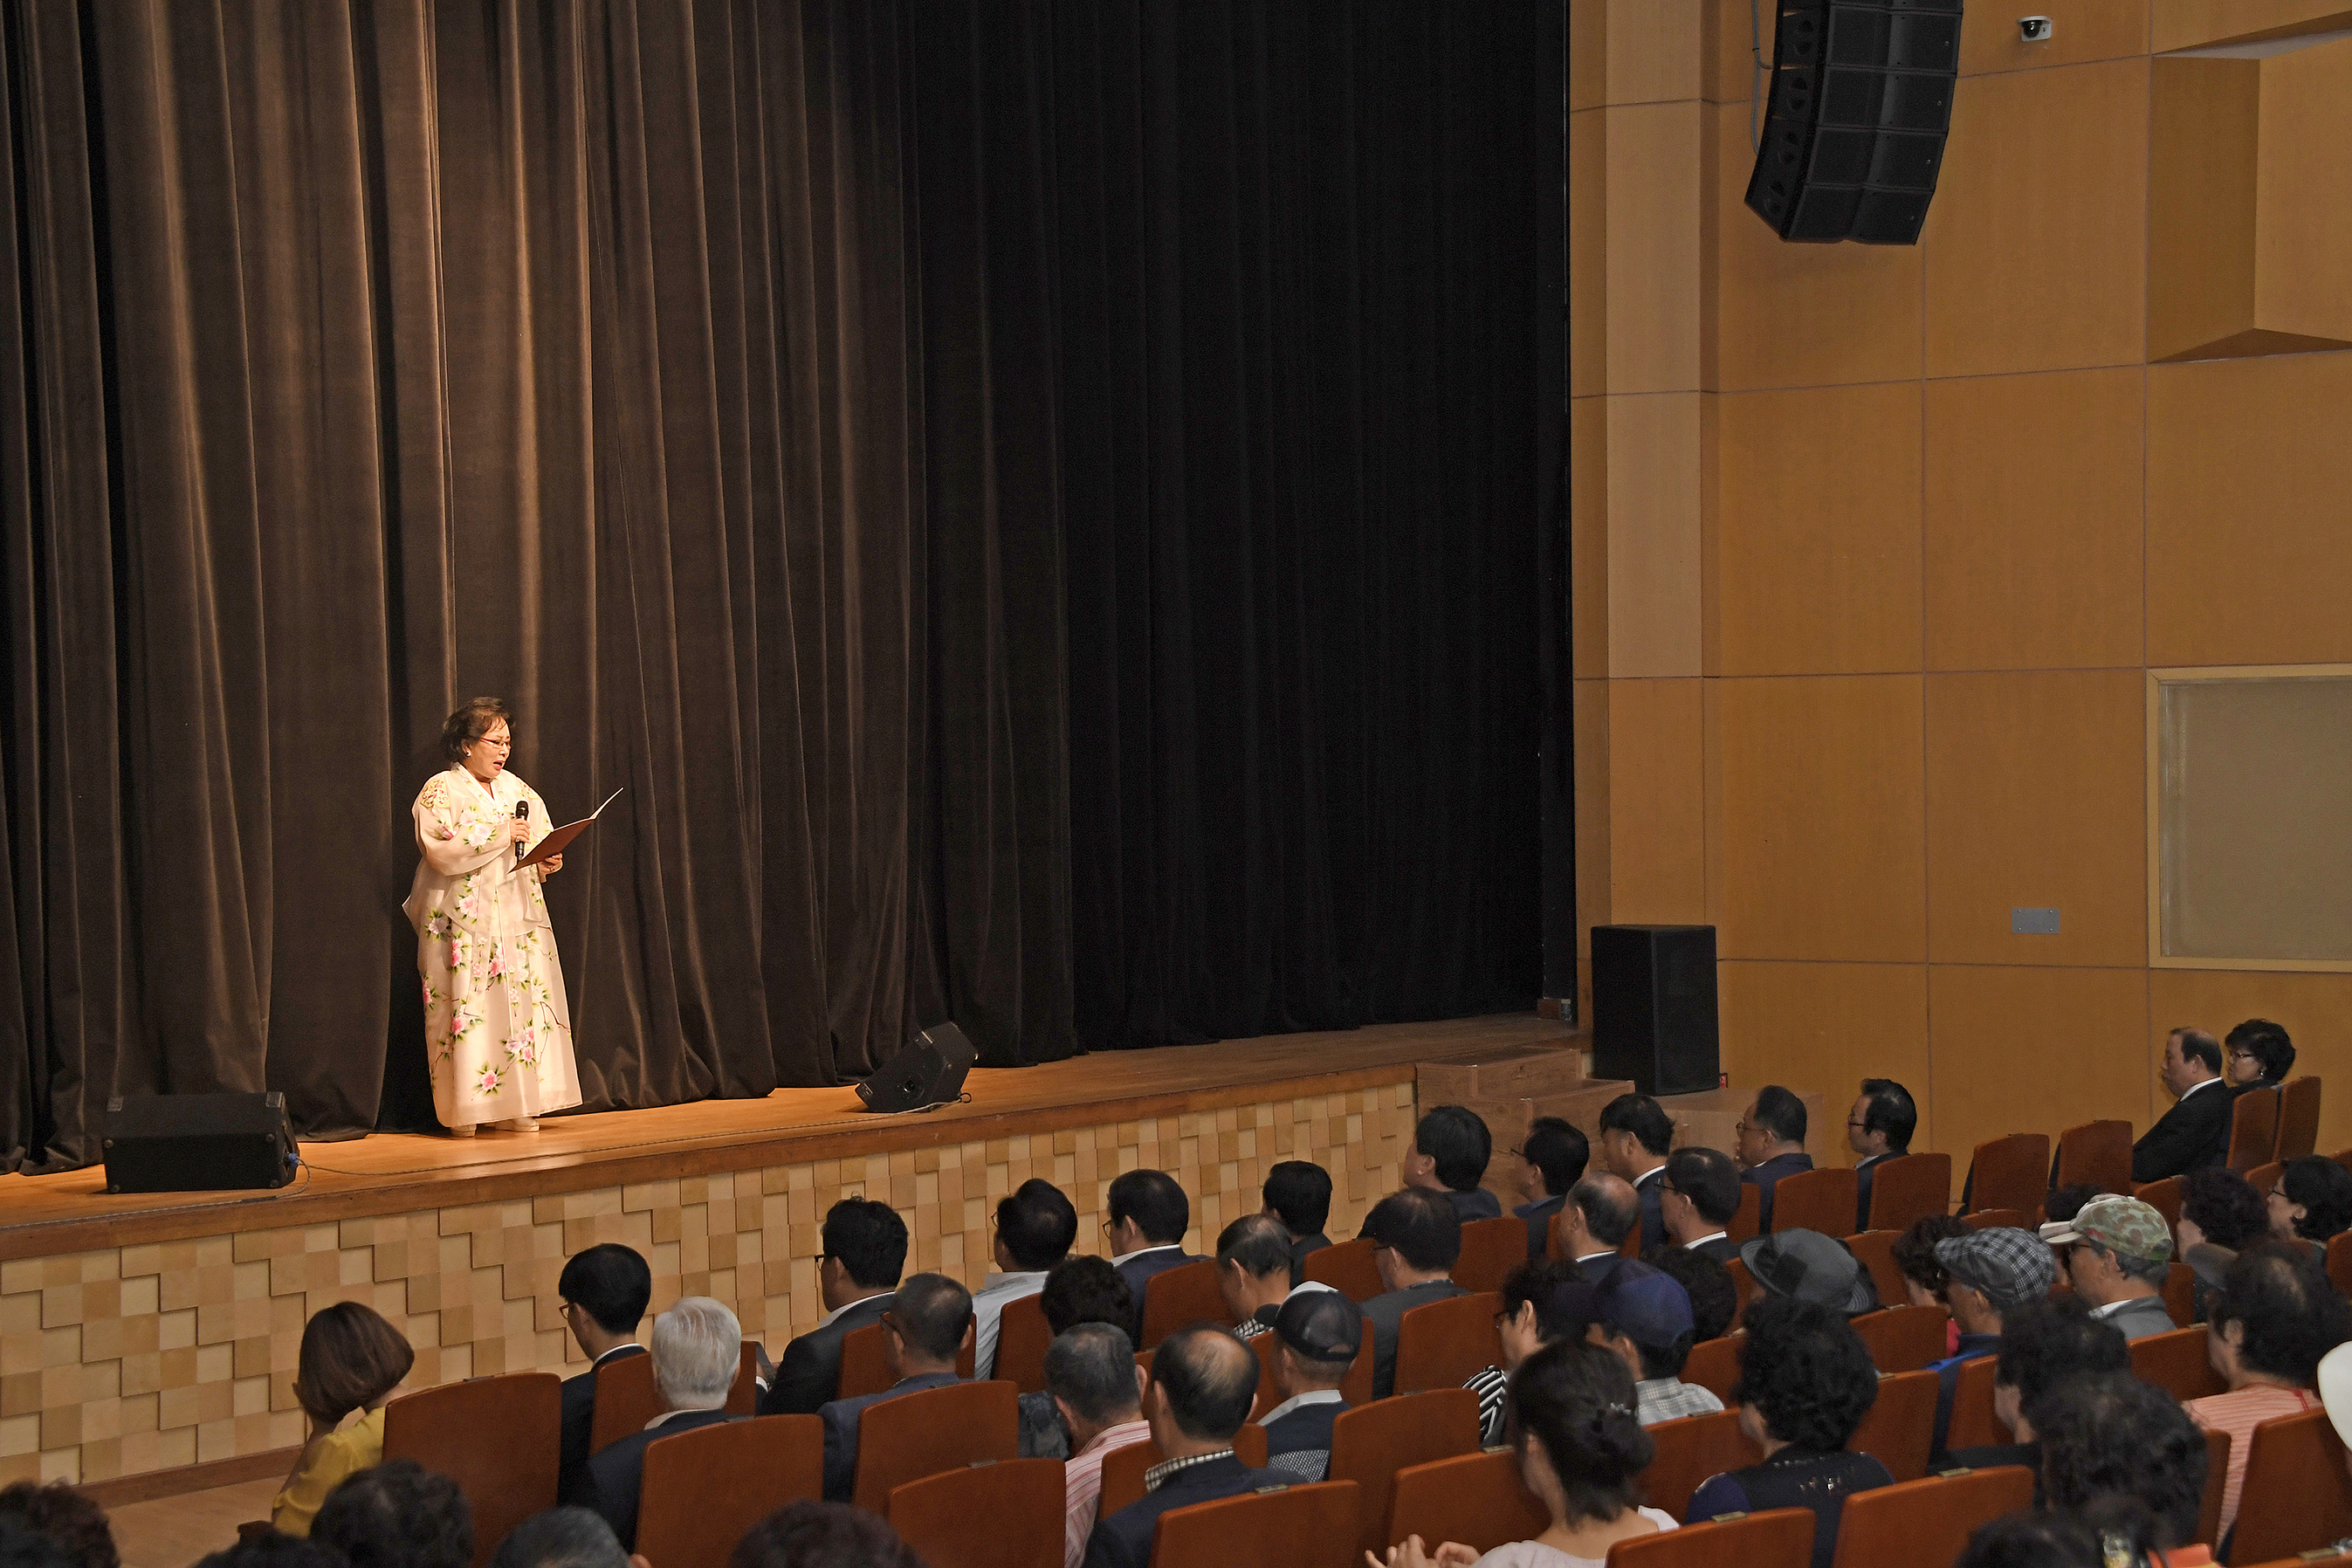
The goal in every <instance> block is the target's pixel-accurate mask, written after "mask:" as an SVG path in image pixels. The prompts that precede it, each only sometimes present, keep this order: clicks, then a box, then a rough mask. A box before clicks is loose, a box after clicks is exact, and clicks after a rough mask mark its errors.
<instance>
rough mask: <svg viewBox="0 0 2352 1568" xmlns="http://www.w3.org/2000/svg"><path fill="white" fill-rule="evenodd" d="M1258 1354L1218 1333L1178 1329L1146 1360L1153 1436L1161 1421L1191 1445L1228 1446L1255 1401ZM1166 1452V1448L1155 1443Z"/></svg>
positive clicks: (1164, 1444) (1212, 1329)
mask: <svg viewBox="0 0 2352 1568" xmlns="http://www.w3.org/2000/svg"><path fill="white" fill-rule="evenodd" d="M1257 1377H1258V1363H1257V1352H1255V1351H1253V1350H1251V1349H1250V1348H1249V1346H1247V1345H1245V1344H1244V1343H1243V1342H1241V1341H1240V1340H1239V1339H1236V1338H1235V1337H1234V1335H1233V1334H1231V1333H1229V1332H1228V1331H1225V1330H1223V1329H1218V1328H1208V1327H1202V1328H1192V1329H1182V1330H1180V1331H1177V1332H1176V1333H1174V1334H1171V1335H1170V1336H1169V1337H1168V1338H1167V1339H1166V1340H1163V1341H1162V1342H1160V1350H1159V1352H1158V1353H1157V1354H1155V1355H1154V1356H1153V1357H1152V1358H1151V1386H1152V1387H1153V1388H1154V1389H1155V1390H1157V1391H1158V1393H1159V1394H1160V1395H1162V1396H1163V1398H1162V1399H1161V1400H1159V1401H1155V1402H1154V1403H1155V1405H1157V1406H1158V1407H1157V1408H1155V1409H1154V1410H1153V1412H1152V1414H1153V1416H1154V1421H1153V1428H1154V1431H1153V1435H1154V1436H1159V1430H1158V1428H1159V1426H1160V1418H1162V1417H1164V1418H1165V1420H1166V1421H1167V1422H1168V1423H1169V1424H1171V1425H1172V1426H1174V1427H1175V1429H1176V1431H1177V1432H1178V1433H1181V1435H1182V1436H1184V1437H1187V1438H1190V1439H1191V1440H1192V1441H1193V1442H1195V1443H1230V1442H1232V1441H1233V1440H1234V1433H1236V1432H1238V1431H1240V1430H1241V1429H1242V1423H1244V1422H1245V1421H1247V1420H1248V1419H1249V1413H1250V1405H1251V1404H1252V1402H1253V1401H1255V1399H1256V1398H1257ZM1160 1447H1161V1448H1162V1449H1163V1450H1165V1449H1166V1448H1167V1447H1168V1445H1167V1444H1166V1443H1165V1442H1164V1441H1163V1442H1162V1443H1161V1445H1160Z"/></svg>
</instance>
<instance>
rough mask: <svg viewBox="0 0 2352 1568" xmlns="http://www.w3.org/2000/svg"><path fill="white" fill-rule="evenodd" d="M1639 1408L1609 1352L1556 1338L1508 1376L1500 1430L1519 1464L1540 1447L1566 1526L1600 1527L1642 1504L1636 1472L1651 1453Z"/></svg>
mask: <svg viewBox="0 0 2352 1568" xmlns="http://www.w3.org/2000/svg"><path fill="white" fill-rule="evenodd" d="M1638 1405H1639V1401H1638V1399H1637V1398H1636V1396H1635V1394H1634V1393H1633V1373H1632V1372H1631V1371H1629V1370H1628V1369H1627V1367H1626V1365H1625V1363H1624V1362H1623V1361H1622V1360H1621V1359H1620V1358H1619V1356H1618V1354H1617V1352H1615V1351H1612V1350H1610V1349H1609V1348H1607V1347H1606V1346H1604V1345H1596V1344H1591V1343H1589V1342H1586V1341H1583V1340H1561V1341H1559V1342H1556V1343H1553V1344H1548V1345H1546V1346H1544V1347H1543V1349H1541V1350H1539V1351H1538V1352H1536V1353H1535V1354H1533V1355H1531V1356H1529V1357H1528V1359H1527V1360H1525V1361H1523V1362H1521V1363H1519V1369H1518V1370H1517V1372H1515V1373H1511V1383H1510V1397H1509V1403H1508V1405H1507V1412H1508V1414H1507V1416H1506V1420H1505V1430H1506V1431H1507V1432H1508V1433H1509V1434H1510V1439H1511V1443H1512V1446H1513V1447H1517V1449H1518V1451H1519V1453H1520V1456H1521V1457H1522V1458H1525V1456H1526V1454H1527V1451H1528V1445H1529V1444H1535V1445H1537V1446H1538V1447H1541V1448H1542V1450H1543V1454H1544V1458H1547V1459H1549V1461H1551V1468H1552V1473H1553V1474H1554V1475H1556V1476H1558V1477H1559V1487H1560V1491H1561V1492H1562V1494H1564V1496H1565V1497H1566V1500H1567V1503H1568V1517H1569V1518H1570V1520H1580V1519H1593V1520H1600V1521H1603V1522H1606V1521H1609V1520H1612V1519H1615V1518H1617V1517H1618V1516H1619V1515H1620V1514H1622V1513H1623V1512H1624V1511H1625V1510H1627V1509H1629V1508H1632V1507H1633V1505H1634V1504H1636V1503H1638V1502H1639V1501H1640V1500H1641V1496H1642V1472H1643V1470H1644V1469H1646V1468H1649V1464H1650V1460H1651V1459H1652V1458H1654V1457H1655V1455H1656V1453H1657V1447H1656V1445H1655V1444H1654V1443H1653V1442H1652V1441H1651V1440H1650V1435H1649V1434H1648V1433H1647V1432H1644V1431H1643V1429H1642V1423H1641V1418H1640V1415H1639V1414H1638Z"/></svg>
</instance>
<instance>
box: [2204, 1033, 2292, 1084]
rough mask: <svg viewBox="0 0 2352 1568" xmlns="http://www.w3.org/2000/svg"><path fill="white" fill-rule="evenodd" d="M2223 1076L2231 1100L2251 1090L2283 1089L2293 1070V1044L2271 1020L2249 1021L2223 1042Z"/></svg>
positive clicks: (2223, 1039) (2224, 1038)
mask: <svg viewBox="0 0 2352 1568" xmlns="http://www.w3.org/2000/svg"><path fill="white" fill-rule="evenodd" d="M2221 1051H2222V1073H2223V1076H2224V1077H2226V1078H2227V1079H2229V1080H2230V1098H2231V1099H2232V1100H2235V1099H2236V1098H2237V1097H2238V1096H2239V1095H2242V1094H2243V1093H2245V1092H2246V1091H2247V1090H2249V1089H2282V1088H2284V1087H2285V1085H2286V1079H2287V1074H2289V1073H2291V1072H2293V1071H2294V1041H2293V1040H2291V1039H2289V1038H2287V1033H2286V1030H2285V1029H2284V1028H2283V1027H2282V1026H2279V1025H2277V1024H2273V1023H2272V1022H2271V1021H2270V1020H2269V1019H2268V1018H2249V1019H2247V1020H2246V1021H2245V1022H2244V1023H2242V1024H2241V1025H2239V1026H2237V1027H2236V1028H2234V1029H2232V1030H2231V1031H2230V1032H2229V1034H2228V1035H2227V1036H2225V1037H2223V1038H2222V1041H2221Z"/></svg>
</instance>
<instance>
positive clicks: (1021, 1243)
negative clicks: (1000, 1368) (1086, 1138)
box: [971, 1176, 1078, 1378]
mask: <svg viewBox="0 0 2352 1568" xmlns="http://www.w3.org/2000/svg"><path fill="white" fill-rule="evenodd" d="M1077 1239H1078V1211H1077V1207H1076V1205H1074V1204H1072V1203H1071V1202H1070V1200H1069V1197H1068V1195H1067V1194H1065V1193H1064V1192H1063V1191H1062V1189H1061V1188H1059V1187H1057V1186H1055V1184H1053V1183H1051V1182H1047V1181H1041V1180H1039V1179H1038V1178H1037V1177H1035V1176H1032V1177H1030V1178H1029V1179H1028V1180H1027V1181H1025V1182H1024V1183H1022V1184H1021V1185H1020V1186H1019V1187H1018V1188H1017V1189H1015V1190H1014V1191H1013V1192H1011V1193H1008V1194H1005V1195H1004V1196H1003V1197H1002V1198H999V1199H998V1200H997V1201H996V1242H995V1254H996V1268H997V1272H995V1273H993V1274H991V1275H990V1276H989V1277H988V1278H987V1279H984V1280H982V1282H981V1288H980V1289H979V1291H978V1292H977V1293H976V1294H975V1295H974V1296H973V1297H972V1299H971V1311H972V1322H973V1331H974V1333H975V1334H976V1335H977V1336H978V1337H977V1338H976V1339H975V1340H974V1341H973V1343H972V1366H973V1369H974V1372H973V1375H975V1376H977V1377H983V1378H984V1377H988V1376H990V1375H992V1373H994V1372H995V1370H996V1338H997V1333H998V1331H999V1330H1000V1329H1001V1328H1002V1327H1003V1319H1004V1309H1005V1308H1006V1307H1008V1306H1011V1305H1012V1304H1013V1302H1015V1301H1018V1300H1023V1299H1024V1298H1025V1297H1030V1296H1034V1295H1035V1294H1037V1292H1038V1291H1040V1290H1043V1289H1045V1276H1046V1275H1047V1274H1049V1273H1051V1272H1052V1271H1053V1268H1054V1266H1055V1264H1057V1263H1059V1262H1061V1261H1062V1259H1064V1258H1067V1257H1068V1256H1069V1255H1070V1247H1072V1245H1073V1244H1075V1243H1076V1241H1077Z"/></svg>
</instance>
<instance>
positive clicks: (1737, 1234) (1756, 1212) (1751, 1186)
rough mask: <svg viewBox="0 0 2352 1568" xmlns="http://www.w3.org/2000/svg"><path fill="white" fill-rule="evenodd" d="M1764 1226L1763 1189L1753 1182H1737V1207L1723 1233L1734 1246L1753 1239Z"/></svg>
mask: <svg viewBox="0 0 2352 1568" xmlns="http://www.w3.org/2000/svg"><path fill="white" fill-rule="evenodd" d="M1763 1228H1764V1189H1763V1188H1761V1187H1759V1186H1758V1185H1757V1184H1755V1183H1753V1182H1742V1183H1740V1184H1739V1207H1738V1209H1736V1210H1735V1211H1733V1213H1732V1215H1731V1223H1730V1224H1729V1225H1727V1226H1724V1227H1723V1234H1724V1235H1725V1236H1726V1237H1728V1238H1729V1239H1730V1241H1731V1242H1732V1243H1733V1244H1734V1245H1735V1246H1736V1245H1738V1243H1740V1242H1743V1241H1753V1240H1755V1239H1756V1237H1758V1236H1759V1234H1761V1232H1762V1231H1763Z"/></svg>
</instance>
